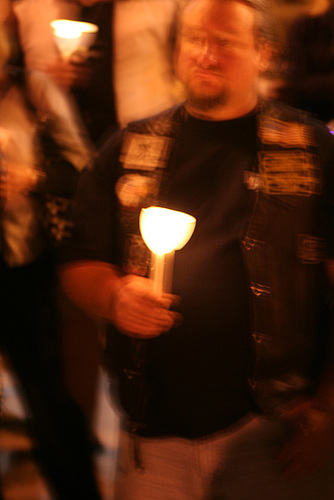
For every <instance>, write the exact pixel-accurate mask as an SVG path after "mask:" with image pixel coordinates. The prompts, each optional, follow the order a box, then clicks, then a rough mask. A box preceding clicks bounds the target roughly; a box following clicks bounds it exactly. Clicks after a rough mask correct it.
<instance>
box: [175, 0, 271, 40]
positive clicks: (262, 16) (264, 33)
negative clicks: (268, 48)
mask: <svg viewBox="0 0 334 500" xmlns="http://www.w3.org/2000/svg"><path fill="white" fill-rule="evenodd" d="M195 1H200V0H184V1H183V5H182V9H181V13H182V12H183V11H184V10H185V9H186V7H187V6H188V5H189V4H191V3H193V2H195ZM215 1H217V2H228V1H230V2H239V3H242V4H244V5H247V6H248V7H250V8H252V9H253V10H254V11H255V41H256V42H257V43H259V42H261V41H267V42H270V43H273V42H277V31H276V24H275V22H274V17H273V15H272V13H271V11H270V7H269V0H215Z"/></svg>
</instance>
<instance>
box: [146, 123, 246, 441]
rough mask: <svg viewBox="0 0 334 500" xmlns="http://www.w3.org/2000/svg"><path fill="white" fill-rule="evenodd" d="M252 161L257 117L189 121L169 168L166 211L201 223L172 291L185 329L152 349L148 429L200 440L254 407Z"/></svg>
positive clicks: (181, 258)
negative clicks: (248, 240) (248, 251)
mask: <svg viewBox="0 0 334 500" xmlns="http://www.w3.org/2000/svg"><path fill="white" fill-rule="evenodd" d="M255 162H256V118H255V115H250V116H247V117H244V118H240V119H236V120H231V121H225V122H208V121H202V120H197V119H194V118H192V117H190V116H188V118H187V120H186V123H185V124H184V126H183V127H182V130H181V132H180V136H179V138H178V140H177V144H176V147H175V150H174V152H173V156H172V158H171V164H170V168H169V175H168V178H169V184H168V192H167V205H168V207H169V208H173V209H177V210H181V211H183V212H186V213H190V214H191V215H193V216H194V217H196V219H197V224H196V228H195V232H194V234H193V236H192V238H191V239H190V241H189V243H188V244H187V245H186V246H185V247H184V248H183V249H182V250H181V251H176V253H175V261H174V279H173V292H174V293H176V294H178V295H179V296H180V297H181V305H180V307H179V310H180V312H181V313H182V316H183V322H182V324H181V326H179V327H178V328H177V329H175V331H173V332H171V333H169V334H167V335H164V336H162V337H160V338H158V339H155V340H154V341H153V342H151V343H150V345H149V348H148V359H149V366H148V372H147V373H148V377H149V380H150V384H151V386H152V391H153V395H152V398H151V399H150V404H149V413H148V417H149V428H150V429H152V432H156V433H157V434H158V433H159V432H162V431H164V432H166V433H169V434H180V435H183V436H187V437H196V436H199V435H205V434H208V433H211V432H214V431H217V430H219V429H221V428H223V427H225V426H227V425H229V424H231V423H234V422H235V421H236V420H238V419H239V418H240V417H241V416H242V415H244V414H245V413H247V412H248V411H249V409H250V407H251V401H250V396H249V393H248V390H247V375H248V374H249V369H250V363H251V353H250V333H249V318H248V301H247V277H246V271H245V267H244V263H243V261H242V257H241V251H240V247H239V238H240V235H241V233H242V231H243V230H244V226H245V223H246V219H247V214H248V212H249V203H250V196H251V194H250V192H249V191H248V190H247V189H246V187H245V184H244V182H243V176H244V171H245V170H250V169H252V168H253V167H254V164H255Z"/></svg>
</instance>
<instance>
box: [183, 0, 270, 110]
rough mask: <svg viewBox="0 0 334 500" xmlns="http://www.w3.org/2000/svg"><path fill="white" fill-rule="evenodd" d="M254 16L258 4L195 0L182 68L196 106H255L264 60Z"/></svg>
mask: <svg viewBox="0 0 334 500" xmlns="http://www.w3.org/2000/svg"><path fill="white" fill-rule="evenodd" d="M254 16H255V12H254V11H253V9H252V8H250V7H248V6H247V5H244V4H242V3H240V2H238V1H235V0H232V1H228V0H194V1H193V2H191V3H190V4H189V5H188V7H187V8H186V10H185V12H184V14H183V18H182V20H181V27H180V34H179V40H178V47H177V53H176V68H177V73H178V75H179V78H180V79H181V81H182V83H183V84H184V86H185V88H186V91H187V92H188V96H189V99H188V103H189V105H190V107H192V108H193V109H198V110H203V111H207V112H210V110H212V109H217V107H218V108H221V107H225V106H229V107H233V106H235V105H237V106H238V105H240V104H241V103H242V102H246V101H249V100H251V101H252V102H253V104H254V99H255V100H256V95H257V90H256V86H257V79H258V75H259V69H260V67H261V64H262V63H263V58H262V57H261V50H260V49H258V48H257V46H256V43H255V31H254Z"/></svg>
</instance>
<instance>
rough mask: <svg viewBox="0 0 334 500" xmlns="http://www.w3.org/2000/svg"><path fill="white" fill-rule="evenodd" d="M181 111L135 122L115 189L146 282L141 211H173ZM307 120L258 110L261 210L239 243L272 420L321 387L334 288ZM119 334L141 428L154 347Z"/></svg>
mask: <svg viewBox="0 0 334 500" xmlns="http://www.w3.org/2000/svg"><path fill="white" fill-rule="evenodd" d="M183 112H184V111H183V108H182V107H176V108H173V109H172V110H168V111H167V112H165V113H163V114H160V115H158V116H157V117H154V118H151V119H149V120H145V121H142V122H136V123H134V124H130V126H129V127H128V130H127V132H126V135H125V137H124V141H123V146H122V152H121V155H120V162H121V165H122V173H121V176H120V178H119V181H118V183H117V186H116V192H117V195H118V200H119V202H120V212H119V221H120V222H121V227H122V236H123V243H124V245H123V269H124V271H125V272H132V273H137V274H140V275H142V276H147V275H148V271H149V267H150V255H149V252H148V250H147V248H146V247H145V245H144V243H143V241H142V240H141V237H140V233H139V224H138V218H139V213H140V210H141V208H142V207H146V206H150V205H153V204H160V205H164V189H163V187H164V177H165V175H166V166H167V165H168V160H169V158H170V153H171V151H172V148H173V145H174V143H175V141H176V140H177V139H176V138H177V130H178V127H180V126H181V125H182V119H183V118H182V113H183ZM313 132H314V131H313V127H312V126H311V125H310V124H309V122H308V119H307V115H306V114H304V113H301V112H299V111H296V110H293V109H291V108H288V107H286V106H281V105H277V104H275V103H267V102H265V103H264V102H263V103H261V106H260V108H259V112H258V134H257V135H258V165H257V169H256V170H255V171H253V172H245V179H244V181H245V183H246V186H247V187H248V189H250V190H251V191H252V192H253V206H252V211H251V213H250V215H249V221H248V226H247V229H246V231H245V234H244V235H243V237H242V238H241V241H240V245H241V250H242V254H243V257H244V261H245V265H246V268H247V270H248V276H249V295H250V306H251V332H252V337H253V340H254V346H255V359H256V362H255V367H254V371H253V373H252V375H251V378H250V379H249V386H250V389H251V391H252V393H253V395H254V398H255V400H256V401H257V403H258V404H259V407H260V408H261V409H262V410H263V411H264V412H265V413H266V414H267V415H276V416H277V415H281V414H282V412H283V411H284V409H285V408H286V405H288V404H289V402H290V401H291V400H292V399H294V398H295V397H297V396H301V395H306V394H309V393H310V392H312V391H313V390H314V389H315V387H316V382H317V379H318V377H319V376H320V367H321V366H322V362H321V360H322V354H323V353H324V352H325V350H326V344H327V340H328V339H327V337H328V332H329V317H328V314H327V315H326V311H328V303H327V301H328V286H327V283H326V280H325V273H324V267H323V261H322V255H321V253H322V246H323V241H322V240H321V238H320V237H319V236H318V235H317V225H316V213H317V208H318V203H319V200H320V198H321V193H322V177H321V169H320V167H319V165H318V164H317V161H318V156H317V145H316V142H315V138H314V133H313ZM146 342H147V341H145V340H144V341H140V340H133V339H129V338H127V337H126V336H124V335H122V334H120V333H118V332H115V331H114V332H113V333H111V334H110V336H109V341H108V346H109V349H108V351H109V353H110V354H111V358H112V359H111V360H110V359H109V360H108V362H107V363H108V368H110V367H111V366H113V369H111V371H113V372H114V373H116V375H117V378H118V380H119V385H120V399H121V403H122V404H123V406H124V407H125V408H126V409H127V411H128V413H129V418H130V430H132V431H134V432H136V431H137V430H138V429H139V428H140V427H142V422H143V421H144V420H145V418H144V412H145V400H146V397H147V394H146V391H145V383H144V375H145V351H146V348H145V345H146Z"/></svg>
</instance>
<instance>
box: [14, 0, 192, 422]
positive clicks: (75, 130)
mask: <svg viewBox="0 0 334 500" xmlns="http://www.w3.org/2000/svg"><path fill="white" fill-rule="evenodd" d="M182 1H183V0H128V1H126V2H124V1H121V0H116V1H111V0H102V1H99V0H14V1H13V8H14V13H15V16H16V21H17V26H18V32H19V38H20V45H21V48H22V51H23V59H24V65H25V68H26V69H27V70H28V72H27V84H28V87H29V93H30V98H31V100H32V102H33V103H34V105H35V107H36V109H37V110H39V111H40V112H42V113H43V115H45V116H46V117H47V119H48V120H50V121H51V132H52V134H53V137H54V138H55V140H56V142H57V144H59V145H60V147H61V148H62V150H63V152H64V154H65V156H66V157H67V158H68V159H69V160H70V161H71V162H72V163H73V164H74V165H75V166H76V168H77V169H78V170H81V168H82V166H83V165H84V164H85V163H86V162H88V159H89V158H90V157H91V156H92V154H93V153H94V151H95V150H96V149H97V148H98V147H99V145H100V143H101V142H103V139H104V137H105V135H106V134H108V133H110V132H111V131H112V130H113V129H117V128H118V127H123V126H125V125H126V124H127V122H128V121H131V120H134V119H139V118H143V117H145V116H147V115H149V114H153V113H157V112H159V111H161V110H162V109H165V108H166V107H169V106H172V105H174V104H175V103H177V102H179V101H180V100H181V99H182V98H183V92H182V87H181V84H180V83H179V81H178V80H177V78H176V76H175V73H174V69H173V60H172V59H173V57H172V53H173V44H174V33H175V22H176V18H177V15H178V11H179V8H180V5H181V3H182ZM57 18H66V19H73V20H81V21H86V22H92V23H94V24H96V25H97V26H98V28H99V31H98V33H97V38H96V40H95V42H94V44H93V46H92V47H91V48H90V51H89V54H90V56H89V57H88V58H85V59H84V60H82V59H80V58H79V59H78V58H77V57H76V56H75V55H74V56H73V57H72V58H69V59H65V58H64V57H63V56H62V54H61V52H60V51H59V48H58V47H57V45H56V43H55V38H54V34H53V30H52V28H51V26H50V22H51V21H52V20H54V19H57ZM55 210H56V209H54V211H55ZM60 303H61V310H62V318H63V327H62V331H63V337H64V356H65V366H66V374H67V376H66V380H67V384H68V387H69V389H70V391H71V394H72V395H73V397H74V398H75V399H76V401H78V403H79V404H80V406H81V407H82V408H83V410H84V412H85V414H86V416H87V417H88V419H89V420H91V419H92V418H93V416H94V410H95V403H96V386H97V381H98V368H99V361H100V342H99V340H98V337H99V333H98V331H97V329H98V327H97V326H96V324H95V323H94V322H93V321H92V320H91V319H90V318H88V317H86V316H85V315H84V314H83V313H82V312H81V311H79V310H78V309H77V308H75V306H74V305H71V304H69V302H68V301H67V300H66V298H65V297H64V296H63V295H61V296H60Z"/></svg>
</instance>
